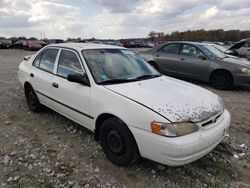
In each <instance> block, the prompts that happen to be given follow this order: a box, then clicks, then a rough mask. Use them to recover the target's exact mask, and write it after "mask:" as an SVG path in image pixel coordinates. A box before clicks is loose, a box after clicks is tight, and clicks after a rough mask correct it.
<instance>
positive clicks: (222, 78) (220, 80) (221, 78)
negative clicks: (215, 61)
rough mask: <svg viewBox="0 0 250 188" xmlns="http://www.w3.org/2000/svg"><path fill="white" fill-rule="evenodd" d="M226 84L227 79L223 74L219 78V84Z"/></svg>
mask: <svg viewBox="0 0 250 188" xmlns="http://www.w3.org/2000/svg"><path fill="white" fill-rule="evenodd" d="M225 84H226V79H225V78H224V77H222V76H220V77H218V78H217V85H219V86H221V85H225Z"/></svg>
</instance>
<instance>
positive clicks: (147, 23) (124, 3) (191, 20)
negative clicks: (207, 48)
mask: <svg viewBox="0 0 250 188" xmlns="http://www.w3.org/2000/svg"><path fill="white" fill-rule="evenodd" d="M194 29H206V30H208V29H224V30H230V29H240V30H250V0H71V1H70V0H0V36H5V37H12V36H26V37H36V38H41V36H44V35H45V37H46V38H62V39H66V38H68V37H70V38H77V37H81V38H92V37H95V38H99V39H110V38H114V39H120V38H137V37H139V38H141V37H147V35H148V33H149V32H150V31H157V32H164V33H171V32H173V31H177V30H179V31H185V30H194ZM41 34H42V35H41Z"/></svg>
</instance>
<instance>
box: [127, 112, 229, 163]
mask: <svg viewBox="0 0 250 188" xmlns="http://www.w3.org/2000/svg"><path fill="white" fill-rule="evenodd" d="M230 121H231V117H230V114H229V112H228V111H227V110H225V111H224V112H223V114H222V115H221V116H220V117H219V118H218V120H217V121H216V123H213V124H211V125H209V126H206V127H201V126H200V129H199V131H197V132H195V133H192V134H189V135H185V136H181V137H175V138H169V137H164V136H161V135H157V134H153V133H151V132H148V131H145V130H141V129H138V128H135V127H130V130H131V131H132V133H133V135H134V137H135V140H136V142H137V145H138V148H139V151H140V154H141V156H142V157H145V158H147V159H150V160H153V161H156V162H159V163H162V164H165V165H169V166H180V165H184V164H187V163H190V162H193V161H195V160H197V159H199V158H201V157H203V156H204V155H206V154H207V153H209V152H210V151H211V150H213V149H214V148H215V147H216V146H217V145H218V144H219V143H220V142H221V140H222V139H223V138H224V136H225V134H226V132H227V130H228V128H229V125H230Z"/></svg>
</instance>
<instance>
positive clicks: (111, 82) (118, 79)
mask: <svg viewBox="0 0 250 188" xmlns="http://www.w3.org/2000/svg"><path fill="white" fill-rule="evenodd" d="M129 81H130V79H121V78H115V79H110V80H104V81H101V82H99V83H98V84H118V83H125V82H129Z"/></svg>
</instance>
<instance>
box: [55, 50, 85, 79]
mask: <svg viewBox="0 0 250 188" xmlns="http://www.w3.org/2000/svg"><path fill="white" fill-rule="evenodd" d="M69 74H81V75H83V70H82V67H81V64H80V61H79V59H78V57H77V55H76V54H75V53H74V52H72V51H69V50H62V51H61V54H60V58H59V61H58V68H57V75H59V76H62V77H65V78H67V76H68V75H69Z"/></svg>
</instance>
